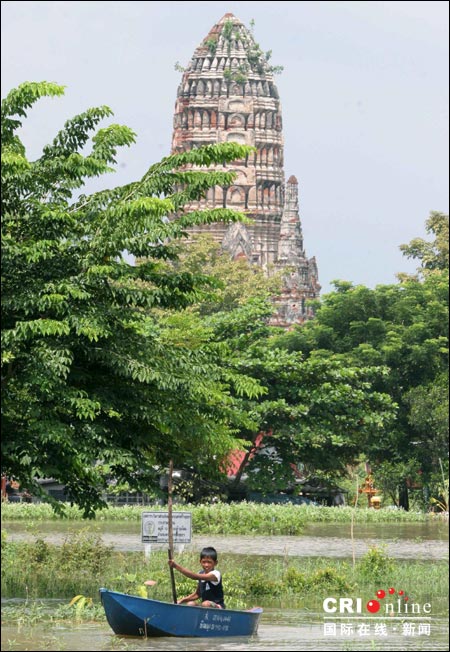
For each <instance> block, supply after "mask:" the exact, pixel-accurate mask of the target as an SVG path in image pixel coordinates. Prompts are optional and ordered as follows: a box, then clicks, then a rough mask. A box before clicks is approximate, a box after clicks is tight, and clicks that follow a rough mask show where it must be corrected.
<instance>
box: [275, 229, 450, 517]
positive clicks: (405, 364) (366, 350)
mask: <svg viewBox="0 0 450 652" xmlns="http://www.w3.org/2000/svg"><path fill="white" fill-rule="evenodd" d="M436 219H437V218H436ZM432 224H433V229H436V231H438V230H439V233H442V232H444V231H445V220H444V218H443V217H442V218H441V217H439V219H438V222H437V223H436V222H435V221H433V222H432ZM437 224H438V225H439V226H438V225H437ZM447 224H448V220H447ZM447 228H448V226H447ZM432 248H433V250H434V249H436V251H437V252H438V253H436V256H437V259H438V261H439V262H436V264H434V263H433V265H432V267H433V269H432V270H431V271H428V272H426V270H425V272H426V273H424V274H423V275H422V277H421V278H419V277H417V278H414V277H403V279H402V282H400V283H398V284H396V285H384V286H383V285H382V286H377V287H376V288H375V289H369V288H366V287H364V286H356V287H354V286H353V285H352V284H351V283H348V282H343V281H339V282H336V283H335V286H336V290H335V292H332V293H330V294H328V295H326V296H324V297H323V299H322V303H321V304H320V305H318V306H317V309H316V318H315V319H314V320H313V321H310V322H308V323H306V324H305V325H303V326H302V327H299V328H296V329H294V330H293V331H292V332H290V333H287V334H285V335H282V336H281V337H279V338H277V339H275V340H274V344H275V345H276V346H277V347H284V348H286V349H287V350H288V351H291V352H294V351H298V352H299V353H300V352H301V353H302V355H303V356H304V357H305V359H306V360H320V361H322V363H326V361H327V360H338V361H339V362H340V364H343V365H345V366H347V365H349V366H355V367H361V368H363V367H365V366H367V367H369V368H370V367H371V368H372V369H373V368H375V367H379V369H380V371H381V369H384V372H382V373H379V374H378V377H377V378H376V379H375V377H374V376H372V378H373V389H374V390H377V391H378V392H380V394H382V395H384V396H388V397H390V400H391V401H392V402H393V403H395V404H397V406H398V409H397V414H396V418H395V421H393V422H391V424H390V425H389V427H388V428H385V429H379V430H378V432H376V431H373V432H372V435H370V432H369V429H370V425H369V424H368V425H369V428H368V430H367V433H366V434H367V436H366V437H365V438H361V439H360V452H361V453H363V454H364V455H365V457H366V459H368V460H370V462H371V465H372V470H373V473H374V476H375V478H376V480H377V483H378V481H379V480H380V478H382V477H384V478H385V479H386V480H387V481H386V482H384V487H383V488H384V489H385V490H387V491H389V492H390V493H391V494H392V496H393V500H394V502H396V503H398V501H399V500H400V498H399V494H398V492H399V487H403V488H404V487H406V483H407V481H408V478H410V479H413V480H414V482H416V483H417V482H418V480H417V479H416V476H417V474H419V475H420V476H421V477H420V480H421V482H422V483H423V484H427V483H429V482H430V480H431V477H432V475H433V473H435V472H436V471H437V467H438V459H439V458H445V457H446V453H444V451H447V450H448V391H447V390H448V272H447V271H444V270H443V269H441V267H442V266H443V265H444V264H445V261H446V258H445V255H444V253H445V249H444V246H443V245H442V244H439V247H438V246H437V245H435V244H434V245H433V247H432ZM439 252H440V253H439ZM441 254H442V255H441ZM430 261H431V259H430ZM430 265H431V262H430ZM361 418H362V422H363V423H366V417H365V415H364V414H362V415H361ZM369 423H370V421H369ZM405 506H407V503H405Z"/></svg>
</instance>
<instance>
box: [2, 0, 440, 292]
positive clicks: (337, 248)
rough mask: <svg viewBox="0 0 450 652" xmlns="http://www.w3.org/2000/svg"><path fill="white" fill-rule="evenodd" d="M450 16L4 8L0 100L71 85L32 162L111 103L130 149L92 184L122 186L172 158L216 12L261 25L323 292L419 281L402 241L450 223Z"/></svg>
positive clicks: (418, 9)
mask: <svg viewBox="0 0 450 652" xmlns="http://www.w3.org/2000/svg"><path fill="white" fill-rule="evenodd" d="M448 11H449V6H448V3H447V2H446V1H445V2H433V1H431V0H427V1H426V2H419V1H417V2H406V1H404V2H370V1H367V2H358V1H351V2H337V1H336V2H292V1H289V2H281V1H278V2H276V3H274V2H272V1H270V2H259V1H258V2H210V1H207V2H146V1H143V2H132V1H128V2H107V1H103V2H93V1H89V2H58V1H52V2H39V1H34V2H21V1H14V2H2V24H1V30H2V45H1V47H2V63H1V68H2V81H1V90H2V98H3V97H5V95H6V94H7V93H8V92H9V90H11V89H12V88H14V87H16V86H18V85H19V84H20V83H22V82H24V81H43V80H45V81H54V82H57V83H60V84H63V85H65V86H66V93H65V96H64V97H63V98H45V99H43V100H40V101H39V102H38V103H37V104H36V105H35V106H34V108H33V109H32V110H31V111H30V113H29V117H28V118H27V119H26V121H25V122H24V128H23V130H22V132H21V136H22V138H23V141H24V143H25V145H26V147H27V153H28V156H29V157H30V158H31V159H34V158H38V157H39V155H40V152H41V150H42V147H43V146H44V145H45V144H46V143H48V142H51V141H52V140H53V137H54V136H55V135H56V133H57V131H58V130H59V129H60V128H62V126H63V124H64V122H65V121H66V120H67V119H69V118H71V117H73V116H74V115H77V114H78V113H81V112H82V111H84V110H86V109H87V108H89V107H93V106H99V105H104V104H106V105H108V106H109V107H111V108H112V110H113V111H114V122H118V123H120V124H126V125H128V126H129V127H131V128H132V129H133V130H134V131H135V132H136V134H137V143H136V144H135V145H134V146H132V147H131V148H130V149H129V150H122V151H121V152H120V154H119V157H118V169H117V172H116V173H115V174H114V175H113V176H110V175H108V176H107V177H106V178H103V180H102V181H101V182H96V184H94V186H92V187H91V186H87V188H86V189H87V190H88V191H93V190H97V189H99V187H113V186H116V185H121V184H123V183H128V182H130V181H133V180H137V179H139V178H140V177H142V176H143V174H144V173H145V171H146V170H147V168H148V167H149V166H150V165H151V164H153V163H155V162H157V161H159V160H160V159H161V158H162V157H163V156H166V155H167V154H169V152H170V144H171V138H172V120H173V112H174V107H175V99H176V93H177V87H178V84H179V82H180V80H181V73H180V72H177V71H176V70H175V67H174V66H175V63H176V62H177V61H178V62H179V63H180V64H181V65H182V66H186V65H187V63H188V62H189V60H190V58H191V56H192V54H193V52H194V50H195V48H196V47H197V46H198V45H199V44H200V43H201V41H202V40H203V39H204V37H205V36H206V35H207V34H208V32H209V30H210V28H211V27H212V26H213V25H214V24H215V23H216V22H217V21H218V20H220V18H222V16H223V15H224V14H225V13H228V12H231V13H233V14H235V16H237V17H238V18H239V19H240V20H241V21H242V22H243V23H244V24H245V25H246V26H247V27H249V26H250V21H251V20H254V22H255V27H254V35H255V38H256V40H257V42H258V43H259V44H260V45H261V48H262V49H263V50H264V51H266V50H272V59H271V63H272V64H273V65H282V66H284V71H283V72H282V74H281V75H279V76H277V77H276V79H275V82H276V85H277V87H278V90H279V94H280V98H281V106H282V114H283V125H284V159H285V173H286V178H288V177H289V176H290V175H291V174H294V175H295V176H296V177H297V179H298V181H299V194H300V215H301V220H302V226H303V234H304V244H305V249H306V253H307V256H308V257H311V256H315V257H316V260H317V264H318V267H319V279H320V282H321V284H322V293H326V292H329V291H331V290H332V289H333V286H332V281H333V280H335V279H339V280H345V281H351V282H352V283H354V284H355V285H357V284H362V285H366V286H368V287H375V286H376V285H379V284H389V283H395V282H396V274H397V273H398V272H409V273H413V272H414V270H415V268H416V267H417V262H416V261H410V260H407V259H406V258H405V257H404V256H403V255H402V254H401V252H400V250H399V245H400V244H402V243H407V242H409V241H410V240H411V239H413V238H415V237H424V238H428V239H429V238H430V236H428V235H427V234H426V232H425V220H426V219H427V217H428V215H429V213H430V211H432V210H435V211H441V212H444V213H448V178H449V171H448V159H449V157H448V142H449V138H448V78H449V71H448V60H449V56H448V54H449V53H448ZM105 124H106V123H105Z"/></svg>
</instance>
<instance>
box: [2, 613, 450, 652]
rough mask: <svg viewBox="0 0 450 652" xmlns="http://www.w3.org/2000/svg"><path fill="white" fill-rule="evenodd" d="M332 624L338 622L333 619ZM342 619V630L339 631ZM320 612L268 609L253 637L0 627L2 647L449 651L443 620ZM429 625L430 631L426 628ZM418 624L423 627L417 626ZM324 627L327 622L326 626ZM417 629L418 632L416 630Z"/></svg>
mask: <svg viewBox="0 0 450 652" xmlns="http://www.w3.org/2000/svg"><path fill="white" fill-rule="evenodd" d="M334 622H335V623H336V621H334ZM341 622H342V623H343V624H345V626H346V627H345V628H344V629H345V633H341ZM325 623H329V620H325V619H324V617H323V616H322V615H321V614H318V613H308V612H306V613H305V612H302V611H297V610H289V609H288V610H280V609H266V610H265V611H264V613H263V615H262V619H261V623H260V626H259V629H258V633H257V635H255V636H253V637H251V638H223V639H220V638H218V639H206V638H195V639H194V638H186V639H180V638H165V637H164V638H151V639H150V638H149V639H138V638H130V637H127V638H125V637H119V636H115V635H114V634H113V633H112V632H111V630H110V629H109V626H108V625H107V624H106V623H105V624H99V623H85V624H82V625H81V624H80V625H74V624H64V625H58V624H54V625H52V626H50V627H49V626H47V627H45V626H43V625H37V626H34V627H32V628H29V629H22V630H21V631H18V630H17V628H16V627H14V626H3V627H2V648H1V649H2V650H61V651H63V650H73V651H78V650H93V651H96V650H139V651H142V652H144V651H147V650H154V651H159V650H174V651H175V650H186V651H189V652H197V651H198V652H203V651H204V650H205V651H206V650H211V651H215V650H224V651H227V650H228V651H231V652H238V651H240V650H249V651H250V652H251V651H253V650H270V651H271V652H273V651H274V650H277V651H284V650H286V651H287V650H290V651H292V652H295V651H297V650H305V651H309V650H338V651H340V650H448V627H447V623H446V621H445V619H444V618H435V617H434V618H432V619H431V620H429V619H425V620H424V621H423V622H421V621H414V625H415V626H414V627H413V628H412V627H410V628H408V633H405V632H406V629H405V627H404V625H403V622H401V621H400V620H393V619H389V618H387V619H385V622H384V623H383V625H384V626H385V628H383V627H382V626H381V623H380V621H377V622H376V624H375V623H374V621H373V620H372V621H371V620H370V618H366V619H365V621H364V620H363V621H362V620H353V621H351V622H349V619H348V618H347V619H343V620H342V621H339V622H337V625H336V630H335V632H336V633H334V630H332V631H331V632H330V630H328V631H327V633H325ZM424 625H429V629H426V628H424ZM420 626H421V627H420ZM327 627H328V625H327ZM419 632H420V633H419Z"/></svg>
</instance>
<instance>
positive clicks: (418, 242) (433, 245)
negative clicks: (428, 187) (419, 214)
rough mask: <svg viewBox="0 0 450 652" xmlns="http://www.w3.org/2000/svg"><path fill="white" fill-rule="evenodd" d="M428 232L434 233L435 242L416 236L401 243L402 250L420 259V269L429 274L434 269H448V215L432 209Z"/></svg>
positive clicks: (426, 224) (409, 256)
mask: <svg viewBox="0 0 450 652" xmlns="http://www.w3.org/2000/svg"><path fill="white" fill-rule="evenodd" d="M425 227H426V231H427V233H430V234H433V235H434V236H435V239H434V241H433V242H427V241H426V240H423V239H422V238H414V240H411V242H410V243H409V244H407V245H406V244H403V245H400V250H401V251H402V252H403V253H404V254H405V256H406V257H407V258H415V259H418V260H419V261H420V268H419V270H420V271H421V272H422V273H423V274H427V273H429V272H430V271H433V270H448V267H449V253H448V247H449V244H448V243H449V228H448V215H444V213H439V212H437V211H432V212H431V213H430V216H429V218H428V219H427V221H426V223H425Z"/></svg>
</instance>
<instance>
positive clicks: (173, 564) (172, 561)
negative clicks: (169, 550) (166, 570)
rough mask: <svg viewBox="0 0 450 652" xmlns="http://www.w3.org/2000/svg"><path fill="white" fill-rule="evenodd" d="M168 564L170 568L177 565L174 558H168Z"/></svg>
mask: <svg viewBox="0 0 450 652" xmlns="http://www.w3.org/2000/svg"><path fill="white" fill-rule="evenodd" d="M168 564H169V566H170V568H177V566H178V564H177V563H176V561H175V559H169V561H168Z"/></svg>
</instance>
